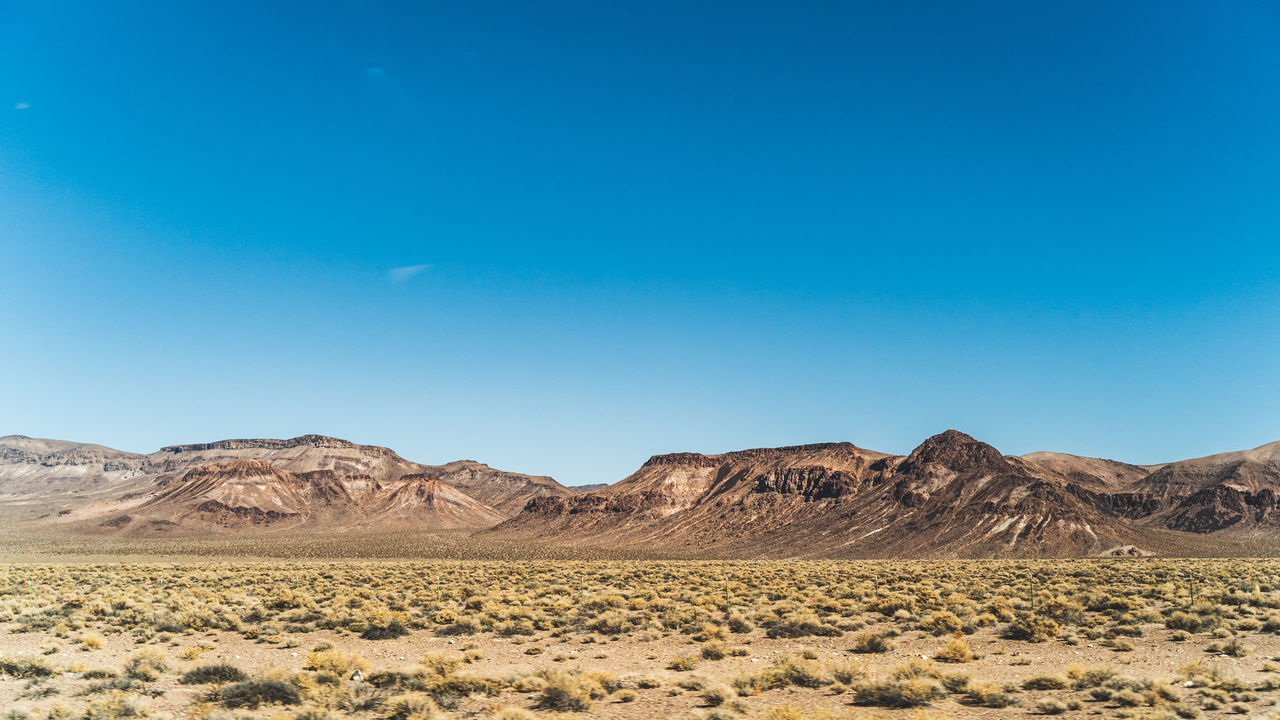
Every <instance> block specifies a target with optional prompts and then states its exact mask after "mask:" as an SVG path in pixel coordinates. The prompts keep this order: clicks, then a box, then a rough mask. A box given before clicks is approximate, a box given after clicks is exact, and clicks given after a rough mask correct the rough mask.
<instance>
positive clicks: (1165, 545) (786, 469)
mask: <svg viewBox="0 0 1280 720" xmlns="http://www.w3.org/2000/svg"><path fill="white" fill-rule="evenodd" d="M1278 492H1280V442H1278V443H1272V444H1269V445H1264V446H1262V447H1259V448H1255V449H1253V450H1247V451H1241V452H1231V453H1223V454H1219V455H1212V456H1209V457H1204V458H1196V459H1192V460H1182V461H1177V462H1170V463H1163V464H1158V465H1131V464H1127V463H1123V462H1118V461H1114V460H1103V459H1097V458H1087V457H1079V456H1075V455H1067V454H1062V453H1052V452H1037V453H1031V454H1028V455H1021V456H1017V455H1003V454H1001V453H1000V452H999V451H998V450H997V449H995V448H994V447H992V446H991V445H988V444H986V443H983V442H980V441H978V440H975V439H974V438H972V437H970V436H968V435H966V434H964V433H961V432H958V431H956V430H947V431H946V432H943V433H940V434H938V435H935V436H933V437H930V438H928V439H927V440H925V441H924V442H923V443H921V444H920V445H919V446H918V447H917V448H915V449H914V450H913V451H912V452H911V453H910V454H908V455H892V454H887V453H882V452H876V451H874V450H867V449H863V448H860V447H857V446H855V445H853V444H850V443H823V444H814V445H799V446H790V447H778V448H759V449H752V450H742V451H737V452H729V453H723V454H719V455H704V454H699V453H674V454H666V455H655V456H653V457H651V458H650V459H649V460H648V461H647V462H645V463H644V465H643V466H641V467H640V469H638V470H637V471H636V472H634V473H632V474H631V475H629V476H628V477H626V478H624V479H622V480H620V481H618V482H616V483H613V484H611V485H594V486H589V487H586V488H569V487H565V486H563V485H560V484H559V483H557V482H556V481H555V480H553V479H551V478H549V477H543V476H532V475H522V474H519V473H514V472H506V471H502V470H496V469H494V468H491V467H489V466H487V465H484V464H482V463H479V462H475V461H471V460H460V461H457V462H452V463H448V464H445V465H422V464H418V463H414V462H411V461H408V460H405V459H404V458H402V457H400V456H399V455H397V454H396V453H394V452H393V451H391V450H389V449H387V448H383V447H377V446H370V445H357V444H355V443H351V442H348V441H345V440H339V439H337V438H331V437H325V436H321V435H306V436H302V437H298V438H293V439H290V440H269V439H258V440H223V441H219V442H212V443H205V444H194V445H176V446H171V447H165V448H162V449H160V450H158V451H156V452H154V453H151V454H148V455H141V454H134V453H127V452H122V451H118V450H113V449H110V448H106V447H103V446H100V445H88V444H80V443H71V442H65V441H56V440H39V439H32V438H27V437H23V436H16V435H15V436H8V437H4V438H0V511H2V512H4V514H5V516H6V517H7V518H8V519H9V520H10V521H12V522H15V523H26V524H28V525H29V526H30V527H32V528H37V529H40V528H43V529H46V530H50V531H53V532H70V533H111V534H126V535H137V536H148V535H175V534H181V535H200V534H217V533H228V532H233V533H234V532H240V533H249V532H274V531H284V530H288V531H292V532H304V533H334V532H345V531H353V530H400V531H405V530H410V531H424V532H434V531H443V530H450V531H466V532H469V533H474V537H476V538H477V541H480V540H499V541H511V542H519V543H534V544H546V545H557V546H570V547H583V548H586V547H591V548H606V549H628V548H633V549H643V550H645V551H648V552H659V553H668V554H671V555H673V556H701V557H777V556H805V557H808V556H813V557H1008V556H1016V557H1063V556H1087V555H1107V554H1110V555H1143V554H1239V553H1245V552H1251V553H1256V552H1272V551H1273V549H1275V548H1280V496H1278V495H1277V493H1278Z"/></svg>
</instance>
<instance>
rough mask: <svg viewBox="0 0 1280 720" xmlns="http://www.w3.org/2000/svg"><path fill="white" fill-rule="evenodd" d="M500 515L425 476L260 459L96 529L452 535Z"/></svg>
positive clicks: (172, 487)
mask: <svg viewBox="0 0 1280 720" xmlns="http://www.w3.org/2000/svg"><path fill="white" fill-rule="evenodd" d="M504 517H505V516H504V515H502V514H501V513H499V512H498V511H496V510H494V509H493V508H491V507H489V506H488V505H485V504H484V503H481V502H479V501H478V500H475V499H474V498H472V497H470V496H468V495H467V494H466V493H464V492H462V491H460V490H458V489H457V488H454V487H451V486H449V485H448V484H446V483H443V482H441V481H440V480H439V478H437V477H435V476H433V475H428V474H424V473H416V474H408V475H403V476H400V477H398V478H396V479H394V480H385V481H379V480H377V479H375V478H373V477H372V476H370V475H364V474H357V475H339V474H338V473H336V472H334V471H333V470H313V471H309V472H299V473H291V472H287V471H284V470H281V469H280V468H278V467H276V466H274V465H272V464H270V463H267V462H264V461H262V460H253V459H240V460H233V461H231V462H227V463H219V464H214V465H201V466H199V467H195V468H192V469H191V470H188V471H186V472H185V473H183V474H181V475H177V476H166V477H165V478H164V479H162V480H160V481H158V482H157V484H156V487H155V490H154V492H153V493H152V494H151V495H150V496H148V497H146V498H145V499H143V500H142V501H141V502H130V503H128V507H127V508H121V509H119V510H116V511H114V512H107V513H106V514H105V516H104V517H103V518H102V519H101V521H100V522H99V526H100V527H107V528H112V529H115V530H122V531H124V530H127V531H131V532H135V533H136V532H147V531H162V532H174V531H177V530H186V531H203V530H208V529H248V528H260V529H268V528H270V529H295V530H296V529H300V528H308V527H310V528H315V529H321V530H335V529H344V528H354V527H359V528H365V529H380V530H391V529H396V530H412V529H423V530H456V529H476V528H484V527H489V526H492V525H494V524H496V523H498V522H500V521H501V520H502V519H503V518H504Z"/></svg>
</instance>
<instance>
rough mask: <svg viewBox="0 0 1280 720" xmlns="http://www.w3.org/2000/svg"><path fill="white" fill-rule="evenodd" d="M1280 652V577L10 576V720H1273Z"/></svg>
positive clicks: (581, 571) (772, 570) (393, 568)
mask: <svg viewBox="0 0 1280 720" xmlns="http://www.w3.org/2000/svg"><path fill="white" fill-rule="evenodd" d="M1275 654H1280V562H1277V561H1271V560H1238V559H1237V560H1178V561H1174V560H1147V559H1126V560H1075V561H1038V562H1029V561H1028V562H1019V561H985V562H969V561H966V562H961V561H938V562H923V561H911V562H889V561H885V562H834V561H813V562H731V563H730V562H724V563H722V562H644V561H616V562H580V561H563V562H527V563H514V562H481V561H432V562H390V561H341V562H338V561H333V562H274V563H266V562H250V561H245V562H240V563H226V562H220V563H188V564H174V563H151V564H128V565H126V564H10V565H7V566H4V567H3V568H0V707H3V708H5V710H4V712H6V713H7V714H3V715H0V718H4V719H5V720H10V719H12V720H22V719H25V718H35V719H38V720H44V719H46V718H48V719H49V720H55V719H59V718H67V719H68V720H69V719H71V718H83V719H85V720H109V719H111V718H127V717H144V716H149V717H157V718H165V717H172V718H178V717H184V718H207V719H208V720H240V719H242V718H263V719H265V718H272V719H273V720H286V719H287V720H325V719H326V718H331V719H335V720H336V719H337V718H346V717H352V718H367V719H369V720H373V719H374V718H379V719H380V718H386V719H388V720H410V719H414V720H425V719H428V718H449V717H458V718H461V717H480V718H490V717H492V718H537V717H559V716H563V715H565V714H573V713H577V714H588V715H590V716H592V717H616V718H626V717H638V718H650V717H689V718H694V717H699V718H749V717H762V718H764V717H769V718H792V717H795V718H805V717H833V718H834V717H846V716H847V717H862V716H866V715H867V714H868V713H880V714H886V715H887V716H889V717H898V716H901V717H903V718H904V720H905V718H908V717H915V715H913V714H911V713H917V712H926V713H928V714H929V716H930V717H935V716H936V717H946V716H966V717H983V716H987V715H990V716H993V717H994V716H998V715H1001V714H1008V713H1009V712H1012V710H1010V709H1011V708H1015V709H1016V710H1017V712H1019V713H1021V714H1024V715H1025V714H1038V715H1062V716H1066V717H1070V716H1075V715H1078V716H1081V717H1083V716H1085V715H1102V716H1107V717H1117V718H1131V717H1132V718H1139V717H1141V718H1197V717H1217V716H1226V715H1248V716H1265V715H1267V714H1268V713H1270V712H1272V706H1273V705H1274V704H1275V698H1280V695H1277V694H1276V691H1277V690H1280V673H1277V671H1280V664H1277V663H1276V662H1273V657H1274V655H1275ZM1273 673H1276V674H1274V675H1273ZM903 708H909V709H912V710H902V709H903ZM903 713H906V714H903Z"/></svg>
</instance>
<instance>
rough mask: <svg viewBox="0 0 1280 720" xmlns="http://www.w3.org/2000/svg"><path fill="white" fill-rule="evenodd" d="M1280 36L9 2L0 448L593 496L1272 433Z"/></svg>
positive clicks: (839, 6) (1069, 21)
mask: <svg viewBox="0 0 1280 720" xmlns="http://www.w3.org/2000/svg"><path fill="white" fill-rule="evenodd" d="M268 6H270V7H268ZM321 6H323V7H321ZM1277 38H1280V6H1277V5H1276V4H1275V3H1274V2H1269V1H1264V2H1247V1H1239V2H1230V3H1226V4H1223V3H1210V2H1199V3H1190V2H1164V1H1160V2H1147V3H1144V2H1120V3H1117V2H1111V1H1110V0H1107V1H1105V2H1062V3H1034V2H1033V3H1028V2H1021V1H1019V2H1008V3H989V2H978V3H950V2H937V3H911V2H900V1H898V0H893V1H890V2H882V3H870V2H848V3H845V2H838V3H837V2H833V3H808V4H797V3H782V2H778V3H771V4H764V3H751V2H747V3H744V2H725V3H716V4H711V3H686V2H672V3H665V2H658V3H614V2H582V3H528V2H510V3H491V2H449V3H436V2H431V3H419V2H412V3H408V2H406V3H403V4H400V3H379V2H359V3H298V4H296V5H293V6H290V5H288V4H285V3H254V2H240V3H236V2H181V3H174V2H167V1H165V2H155V3H145V4H144V3H135V2H127V1H126V2H111V3H100V2H73V3H61V2H52V1H47V0H40V1H35V0H30V1H23V0H10V1H9V2H5V3H2V4H0V338H3V340H2V341H0V378H3V387H2V390H0V434H4V433H21V434H27V435H35V436H46V437H57V438H66V439H74V440H81V441H93V442H100V443H103V444H107V445H111V446H115V447H120V448H122V449H127V450H136V451H151V450H154V449H156V448H157V447H159V446H161V445H164V444H170V443H179V442H191V441H206V440H213V439H217V438H223V437H255V436H270V437H289V436H293V435H298V434H302V433H309V432H317V433H325V434H331V435H337V436H341V437H345V438H349V439H352V440H356V441H360V442H368V443H377V444H383V445H388V446H390V447H392V448H394V449H396V450H397V451H399V452H400V453H401V454H403V455H405V456H406V457H409V458H411V459H415V460H420V461H424V462H443V461H447V460H451V459H456V458H462V457H468V458H475V459H479V460H482V461H485V462H488V463H490V464H493V465H495V466H499V467H503V468H507V469H512V470H517V471H523V472H532V473H546V474H551V475H553V476H555V477H556V478H558V479H560V480H562V481H563V482H566V483H569V484H580V483H587V482H609V481H615V480H617V479H619V478H621V477H623V476H624V475H626V474H627V473H629V472H630V471H632V470H633V469H634V468H635V467H637V466H638V465H639V464H640V463H641V462H643V461H644V459H645V458H646V457H648V456H649V455H650V454H653V453H658V452H669V451H676V450H696V451H704V452H715V451H723V450H733V449H739V448H744V447H754V446H762V445H782V444H791V443H802V442H817V441H830V440H849V441H852V442H854V443H857V444H859V445H861V446H864V447H870V448H874V449H879V450H885V451H891V452H906V451H909V450H910V449H911V448H912V447H913V446H915V445H916V444H917V443H918V442H919V441H920V440H922V439H923V438H924V437H926V436H927V435H929V434H932V433H934V432H938V431H940V430H943V429H945V428H948V427H955V428H959V429H961V430H964V431H966V432H969V433H971V434H973V435H975V436H977V437H979V438H981V439H984V440H987V441H989V442H991V443H993V444H995V445H996V446H997V447H999V448H1000V449H1001V450H1003V451H1004V452H1008V453H1022V452H1029V451H1033V450H1042V449H1053V450H1061V451H1066V452H1074V453H1079V454H1087V455H1097V456H1104V457H1114V458H1118V459H1124V460H1129V461H1135V462H1155V461H1160V460H1166V459H1173V458H1182V457H1189V456H1196V455H1203V454H1207V453H1211V452H1215V451H1223V450H1232V449H1239V448H1244V447H1252V446H1255V445H1259V444H1262V443H1264V442H1269V441H1272V440H1277V439H1280V272H1278V270H1280V235H1278V231H1280V92H1278V89H1280V43H1278V42H1277ZM418 266H425V267H418ZM397 268H401V270H396V269H397ZM404 268H408V269H404Z"/></svg>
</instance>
